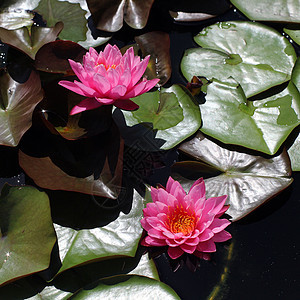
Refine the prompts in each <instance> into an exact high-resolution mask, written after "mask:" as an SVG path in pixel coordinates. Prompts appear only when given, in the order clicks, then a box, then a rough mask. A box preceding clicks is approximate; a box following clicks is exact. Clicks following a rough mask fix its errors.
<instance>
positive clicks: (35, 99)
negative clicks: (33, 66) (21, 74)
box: [0, 71, 43, 146]
mask: <svg viewBox="0 0 300 300" xmlns="http://www.w3.org/2000/svg"><path fill="white" fill-rule="evenodd" d="M0 90H1V94H0V104H1V108H0V132H1V134H0V144H2V145H6V146H17V145H18V143H19V141H20V139H21V137H22V136H23V134H24V133H25V132H26V131H27V130H28V129H29V128H30V126H31V124H32V122H31V119H32V113H33V110H34V108H35V106H36V105H37V104H38V103H39V102H40V101H41V100H42V99H43V91H42V89H41V83H40V79H39V76H38V74H37V73H36V72H35V71H32V72H31V74H30V77H29V79H28V80H27V81H26V82H25V83H18V82H16V81H14V80H13V79H12V78H11V77H10V76H9V75H8V74H7V73H5V74H4V75H2V76H1V77H0Z"/></svg>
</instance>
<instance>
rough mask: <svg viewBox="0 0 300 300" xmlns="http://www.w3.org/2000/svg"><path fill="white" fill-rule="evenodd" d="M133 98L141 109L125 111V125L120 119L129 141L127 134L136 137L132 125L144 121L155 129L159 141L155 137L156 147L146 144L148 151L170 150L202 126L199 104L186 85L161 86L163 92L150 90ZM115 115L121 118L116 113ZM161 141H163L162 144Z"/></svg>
mask: <svg viewBox="0 0 300 300" xmlns="http://www.w3.org/2000/svg"><path fill="white" fill-rule="evenodd" d="M132 100H133V101H134V102H135V103H137V104H138V105H140V108H139V109H138V110H137V111H135V112H130V111H122V114H123V116H124V118H125V121H126V125H125V126H122V124H121V122H120V123H119V122H118V120H116V122H117V124H118V125H119V126H120V127H119V128H120V130H121V134H122V136H123V137H124V138H125V143H126V139H127V137H128V138H129V139H130V138H132V132H134V129H135V128H132V127H135V125H138V124H141V125H142V126H143V124H144V126H146V127H145V128H147V130H148V131H152V132H154V134H155V139H157V143H156V141H155V140H154V141H153V145H152V146H151V145H150V146H149V147H148V148H147V146H146V150H150V151H153V149H154V151H155V150H156V151H157V150H160V149H163V150H167V149H171V148H173V147H174V146H176V145H177V144H179V143H180V142H182V141H183V140H184V139H186V138H187V137H189V136H191V135H192V134H193V133H195V132H196V131H197V130H198V129H199V127H200V125H201V118H200V111H199V109H198V106H197V105H196V104H195V103H194V100H193V97H192V95H191V94H190V92H189V91H188V90H187V89H186V88H185V87H183V86H180V85H173V86H171V87H169V88H166V89H164V88H161V90H160V91H156V92H151V93H146V94H143V95H141V96H138V97H135V98H133V99H132ZM115 112H116V111H115ZM113 117H114V118H115V119H116V118H119V117H118V115H117V114H115V113H114V115H113ZM149 123H150V124H151V123H152V126H153V130H154V131H153V130H152V129H151V128H150V127H149V126H148V127H147V124H149ZM131 128H132V129H131ZM131 130H132V131H131ZM142 134H143V135H144V133H143V132H142ZM136 138H137V139H138V138H139V137H138V136H137V137H136ZM160 142H161V143H163V144H162V145H161V144H159V143H160ZM148 145H149V144H148Z"/></svg>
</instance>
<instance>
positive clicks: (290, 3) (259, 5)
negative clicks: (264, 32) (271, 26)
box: [230, 0, 300, 23]
mask: <svg viewBox="0 0 300 300" xmlns="http://www.w3.org/2000/svg"><path fill="white" fill-rule="evenodd" d="M230 1H231V3H232V4H233V5H234V6H235V7H236V8H237V9H239V10H240V11H241V12H242V13H243V14H244V15H246V16H247V17H248V18H249V19H251V20H256V21H276V22H295V23H299V20H300V2H299V0H252V1H248V0H230Z"/></svg>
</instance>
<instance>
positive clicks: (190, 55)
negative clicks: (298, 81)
mask: <svg viewBox="0 0 300 300" xmlns="http://www.w3.org/2000/svg"><path fill="white" fill-rule="evenodd" d="M194 39H195V41H196V43H197V44H198V45H200V46H201V47H203V48H194V49H188V50H186V52H185V54H184V57H183V59H182V61H181V70H182V73H183V75H184V76H185V78H186V79H187V80H188V81H190V80H191V78H192V77H193V76H203V77H206V78H208V79H212V78H216V79H218V80H226V79H227V78H229V77H233V78H234V79H235V80H236V81H238V82H239V83H240V84H241V86H242V88H243V90H244V92H245V94H246V96H247V97H251V96H253V95H256V94H258V93H261V92H263V91H265V90H267V89H269V88H271V87H272V86H275V85H279V84H281V83H283V82H286V81H288V80H289V79H290V78H291V73H292V69H293V66H294V63H295V61H296V53H295V51H294V48H293V46H292V45H291V44H290V43H289V41H288V40H287V39H286V38H285V37H283V36H282V35H281V34H280V33H279V32H277V31H276V30H274V29H272V28H269V27H267V26H265V25H262V24H258V23H253V22H246V21H234V22H221V23H217V24H214V25H212V26H209V27H206V28H204V29H203V30H202V31H201V32H200V33H199V34H198V35H197V36H196V37H195V38H194ZM262 41H263V43H262ZM273 49H277V50H276V51H273Z"/></svg>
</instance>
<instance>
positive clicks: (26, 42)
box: [0, 22, 63, 59]
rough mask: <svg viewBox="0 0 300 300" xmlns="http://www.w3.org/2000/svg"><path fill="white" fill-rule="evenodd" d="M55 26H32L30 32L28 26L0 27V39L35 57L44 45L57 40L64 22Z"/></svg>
mask: <svg viewBox="0 0 300 300" xmlns="http://www.w3.org/2000/svg"><path fill="white" fill-rule="evenodd" d="M53 26H54V27H50V28H47V27H39V26H31V30H30V32H29V30H28V28H27V27H23V28H19V29H16V30H7V29H4V28H0V39H1V41H2V42H3V43H6V44H8V45H10V46H13V47H15V48H17V49H19V50H21V51H23V52H24V53H26V54H27V55H28V56H30V57H31V58H32V59H34V58H35V55H36V53H37V52H38V50H39V49H40V48H41V47H42V46H43V45H45V44H47V43H49V42H52V41H54V40H56V38H57V36H58V34H59V33H60V32H61V31H62V29H63V23H61V22H58V23H56V24H54V25H53Z"/></svg>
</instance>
